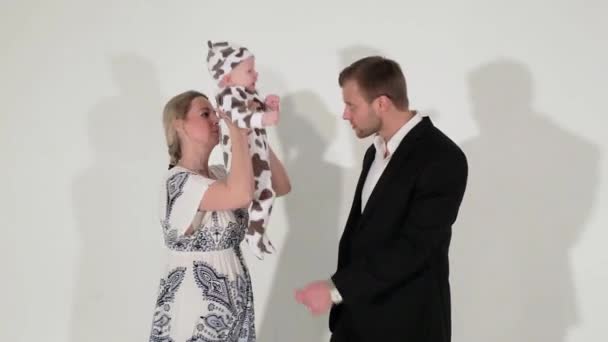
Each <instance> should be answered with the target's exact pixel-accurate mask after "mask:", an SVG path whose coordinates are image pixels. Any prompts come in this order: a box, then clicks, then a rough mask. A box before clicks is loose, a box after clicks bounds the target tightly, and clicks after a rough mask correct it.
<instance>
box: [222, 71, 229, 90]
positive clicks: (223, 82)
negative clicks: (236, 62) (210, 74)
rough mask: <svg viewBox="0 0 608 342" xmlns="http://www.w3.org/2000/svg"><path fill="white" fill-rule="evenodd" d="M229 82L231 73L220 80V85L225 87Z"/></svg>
mask: <svg viewBox="0 0 608 342" xmlns="http://www.w3.org/2000/svg"><path fill="white" fill-rule="evenodd" d="M228 82H230V74H226V75H224V76H222V79H221V80H220V87H225V86H226V84H228Z"/></svg>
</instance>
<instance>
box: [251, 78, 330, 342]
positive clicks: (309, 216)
mask: <svg viewBox="0 0 608 342" xmlns="http://www.w3.org/2000/svg"><path fill="white" fill-rule="evenodd" d="M265 74H266V75H268V73H265ZM332 121H333V120H332V118H331V114H330V113H329V110H328V109H327V107H326V106H325V104H324V103H323V101H322V100H321V98H320V97H319V96H318V95H316V94H315V93H314V92H312V91H307V90H302V91H297V92H293V93H289V94H287V95H283V96H282V97H281V119H280V122H279V125H278V127H277V129H276V130H277V134H278V138H279V140H280V142H281V146H282V148H283V151H284V153H283V155H284V160H283V162H284V165H285V167H286V169H287V172H288V173H289V177H290V179H291V184H292V192H291V193H289V194H288V195H286V196H285V197H284V199H283V200H284V203H285V209H286V215H287V224H288V229H287V231H286V233H285V234H286V235H285V239H284V240H283V243H282V244H281V245H279V246H277V249H278V251H277V253H278V255H277V266H276V271H275V276H274V280H273V281H272V286H271V289H270V290H269V291H268V301H267V305H266V312H264V314H263V320H262V324H261V326H260V328H259V329H258V331H259V336H258V337H259V340H260V341H290V342H298V341H301V342H316V341H321V338H322V337H323V336H324V334H325V333H326V331H327V322H326V320H323V319H317V318H314V317H312V316H311V315H310V313H309V312H308V311H307V310H305V308H304V307H303V306H302V305H300V304H299V303H297V302H296V300H295V297H294V293H295V290H296V289H297V288H300V287H302V286H304V285H305V284H307V283H308V282H310V281H312V280H316V279H326V278H327V277H328V276H329V275H330V274H331V273H332V271H333V269H334V267H335V260H336V253H335V250H336V246H337V244H338V237H337V235H336V227H337V226H338V213H337V212H338V206H339V200H340V194H339V191H340V183H341V171H340V168H339V167H337V166H335V165H333V164H330V163H328V162H327V161H325V160H323V154H324V151H325V149H326V148H327V142H328V141H329V139H330V137H331V135H332V134H333V122H332ZM271 229H272V228H271Z"/></svg>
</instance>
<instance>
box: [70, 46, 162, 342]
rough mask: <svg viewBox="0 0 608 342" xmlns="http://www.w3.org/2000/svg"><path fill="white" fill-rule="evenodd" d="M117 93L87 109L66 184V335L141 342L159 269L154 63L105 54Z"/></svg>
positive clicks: (157, 122) (159, 172)
mask: <svg viewBox="0 0 608 342" xmlns="http://www.w3.org/2000/svg"><path fill="white" fill-rule="evenodd" d="M111 68H112V72H113V77H114V81H115V82H116V85H117V86H118V89H117V94H116V95H112V96H109V97H107V98H104V99H101V100H100V101H99V103H98V104H97V105H95V106H94V107H93V109H92V110H91V111H90V112H89V138H90V142H91V147H92V151H93V152H94V154H93V155H92V161H91V165H90V166H89V167H87V168H86V169H84V170H83V171H82V172H81V173H80V174H79V175H78V176H77V178H76V179H75V180H74V183H73V206H74V212H75V213H76V221H77V227H78V231H77V235H78V241H79V250H78V254H77V258H78V269H77V271H76V272H75V274H76V277H75V281H76V283H75V286H74V300H73V308H72V322H71V341H73V342H82V341H87V342H96V341H99V342H101V341H104V342H106V341H116V342H121V341H124V342H127V341H128V342H131V341H142V340H146V339H147V338H148V336H149V335H148V334H149V332H150V328H151V322H152V315H153V309H154V303H155V300H156V297H155V296H156V291H157V289H158V279H159V275H160V273H159V272H160V270H161V266H162V265H161V264H160V263H161V261H162V256H161V251H162V249H161V248H160V247H159V246H160V245H161V241H162V240H161V239H162V233H161V229H160V226H159V223H158V220H157V219H156V216H155V215H156V213H157V199H158V196H159V185H160V177H161V175H162V172H163V171H164V170H166V163H164V162H162V161H158V160H156V159H155V157H154V156H158V155H162V153H163V151H164V150H166V147H165V145H164V138H163V132H162V128H161V127H162V125H161V112H162V106H161V103H160V98H161V96H160V91H159V84H158V80H157V79H156V73H155V70H154V67H153V66H152V65H151V64H150V63H149V62H148V61H146V60H144V59H142V58H140V57H138V56H134V55H129V54H127V55H122V56H118V57H115V58H113V59H112V60H111Z"/></svg>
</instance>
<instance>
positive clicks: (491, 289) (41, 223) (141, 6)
mask: <svg viewBox="0 0 608 342" xmlns="http://www.w3.org/2000/svg"><path fill="white" fill-rule="evenodd" d="M231 4H232V2H226V1H223V2H220V1H217V2H210V1H189V2H185V1H182V2H179V1H159V0H153V1H150V0H148V1H143V0H141V1H135V0H131V1H124V0H123V1H116V0H112V1H108V0H105V1H95V2H93V1H61V0H56V1H41V0H39V1H10V0H4V1H3V2H2V4H1V5H0V13H2V14H1V16H2V20H1V21H0V38H1V39H0V43H1V44H2V45H1V46H2V47H1V48H2V53H1V54H0V75H1V77H0V86H1V88H0V108H1V111H0V113H1V121H0V123H1V128H2V130H1V134H2V135H1V137H2V144H1V145H0V146H1V149H2V150H1V152H2V156H3V160H4V162H3V166H4V167H3V168H2V171H0V172H2V179H3V180H4V185H5V190H4V194H5V196H3V198H2V203H1V204H2V205H1V206H0V208H1V209H0V210H1V214H0V215H1V216H0V217H2V220H3V221H4V224H3V225H2V227H3V238H2V239H1V240H0V241H1V244H2V248H1V253H2V254H1V258H0V260H2V261H1V263H2V265H1V266H2V268H1V269H2V273H3V275H2V281H0V291H1V293H2V302H3V307H4V309H3V310H1V313H0V324H1V329H0V340H2V341H15V342H19V341H31V340H39V339H41V338H42V339H44V340H45V341H68V342H76V341H78V342H80V341H87V342H96V341H115V342H121V341H129V342H132V341H143V340H145V339H146V338H147V335H148V333H149V329H150V322H151V319H152V310H153V305H154V300H155V295H156V290H157V287H158V277H159V274H160V273H159V272H160V270H161V268H162V262H163V252H164V251H163V248H162V240H161V232H160V229H159V227H158V224H157V220H156V216H155V215H156V210H155V209H156V200H157V197H156V196H157V189H158V184H159V183H158V182H159V181H160V177H161V175H162V174H163V172H164V171H165V168H166V160H167V157H166V155H165V147H164V142H163V136H162V130H161V123H160V112H161V108H162V106H163V105H164V103H165V102H166V101H167V100H168V98H169V97H170V96H172V95H175V94H176V93H178V92H181V91H183V90H186V89H191V88H194V89H199V90H202V91H204V92H207V93H210V92H211V90H212V87H211V83H210V82H209V76H208V75H207V73H206V72H205V65H204V56H205V53H206V49H205V47H204V46H205V42H206V40H207V39H214V40H223V39H230V40H234V41H237V42H240V43H242V44H245V45H247V46H248V47H250V48H251V49H252V50H253V51H254V52H255V53H256V54H257V56H258V64H259V66H260V69H261V72H260V77H261V81H260V89H261V90H262V91H264V92H274V93H278V94H279V95H281V96H282V98H283V108H284V112H283V117H282V121H281V123H280V126H279V127H278V128H277V129H273V130H272V132H271V138H272V142H273V144H274V146H275V149H276V150H277V151H278V153H279V154H280V156H282V157H283V158H285V163H286V164H287V167H288V169H289V172H290V173H291V176H292V181H293V185H294V191H293V193H292V194H290V195H289V196H288V197H286V198H283V199H280V200H279V201H278V203H277V207H276V208H275V211H274V213H275V214H274V218H273V224H272V226H271V227H270V229H271V230H272V234H273V236H274V240H275V243H276V244H277V245H278V247H279V249H280V253H281V254H280V255H278V256H276V257H272V258H267V260H266V261H264V262H258V261H256V260H254V259H252V258H251V256H250V255H247V260H248V262H249V265H250V268H251V270H252V273H253V277H254V290H255V296H256V297H255V301H256V310H257V312H256V314H257V317H256V323H257V328H258V333H259V335H260V340H261V341H307V342H310V341H324V340H326V339H327V335H326V326H327V323H326V322H327V317H326V316H323V317H320V318H311V317H309V316H308V315H307V313H306V312H305V311H304V310H303V309H302V308H301V307H299V306H297V305H296V304H295V303H294V302H293V300H292V295H293V290H294V289H295V287H297V286H300V285H303V284H304V283H305V282H307V281H308V280H314V279H320V278H325V277H327V276H328V275H329V274H330V273H331V271H332V270H333V268H334V265H335V259H336V250H337V240H338V238H339V235H340V233H341V231H342V228H343V224H344V219H345V216H346V213H347V211H348V209H349V207H350V203H351V196H352V192H353V190H354V183H355V182H356V179H357V177H358V172H359V165H360V160H361V158H362V152H363V150H364V148H365V146H366V144H367V143H369V141H357V140H356V139H355V138H354V137H353V134H352V133H351V131H350V128H349V126H348V125H347V124H345V123H344V122H343V121H341V120H340V119H339V117H340V113H341V110H342V105H341V97H340V90H339V88H338V86H337V81H336V78H337V74H338V72H339V70H340V69H341V68H342V67H343V66H345V65H346V64H347V63H349V62H351V61H352V60H354V59H355V58H358V57H362V56H364V55H367V54H376V53H380V54H385V55H387V56H389V57H392V58H394V59H396V60H397V61H399V62H400V63H401V64H402V66H403V68H404V70H405V72H406V76H407V78H408V82H409V87H410V98H411V100H412V103H413V105H414V106H415V107H416V108H417V109H419V110H421V111H425V112H427V113H431V115H432V117H433V120H434V122H435V123H436V125H438V126H439V127H440V128H441V129H442V130H444V131H445V132H446V133H447V134H449V135H450V136H451V137H452V138H453V139H454V140H455V141H456V142H458V143H459V144H460V145H461V146H462V147H463V149H464V150H465V152H466V153H467V155H468V156H469V162H470V170H471V171H470V183H469V188H468V189H469V190H468V192H467V196H466V198H465V202H464V204H463V208H462V211H461V216H460V219H459V221H458V223H457V224H456V226H455V227H454V239H453V245H452V246H453V248H452V253H451V256H452V263H453V267H452V273H451V274H452V284H453V318H454V341H459V342H460V341H462V342H469V341H480V342H481V341H498V342H500V341H551V342H557V341H564V342H566V341H567V342H572V341H605V340H608V329H606V326H605V317H606V311H605V308H606V307H608V295H607V294H606V289H607V288H608V268H607V267H606V264H607V263H608V253H606V252H605V250H606V248H605V244H606V241H607V240H608V231H607V230H606V229H605V227H606V226H607V225H608V216H607V215H606V214H605V211H604V212H602V210H601V208H606V207H607V206H608V183H606V176H607V171H606V167H607V166H608V165H607V162H606V158H605V157H604V155H605V154H606V152H608V138H607V137H606V135H605V130H606V127H607V125H606V123H607V120H606V118H605V103H604V101H605V95H604V94H603V92H605V89H608V87H607V86H606V77H607V76H608V73H607V71H606V70H607V66H608V65H607V63H606V60H608V49H607V48H606V45H605V44H606V42H605V41H606V40H605V32H607V31H608V24H606V23H605V22H602V19H604V18H605V17H606V14H608V5H607V3H606V2H605V1H599V0H596V1H593V0H585V1H549V0H537V1H508V2H506V1H474V0H467V1H453V2H447V1H444V2H440V1H403V0H402V1H395V2H394V3H389V2H387V1H380V0H378V1H373V2H367V3H366V4H365V5H355V4H354V2H353V1H341V2H338V1H305V2H299V3H295V2H291V1H267V2H264V1H257V2H256V1H247V2H242V3H241V2H239V4H238V6H237V5H231ZM272 11H274V13H275V14H272ZM602 32H604V33H603V34H602ZM602 89H604V91H602ZM7 188H8V189H7ZM314 191H318V192H319V193H320V195H313V192H314ZM404 324H407V322H404Z"/></svg>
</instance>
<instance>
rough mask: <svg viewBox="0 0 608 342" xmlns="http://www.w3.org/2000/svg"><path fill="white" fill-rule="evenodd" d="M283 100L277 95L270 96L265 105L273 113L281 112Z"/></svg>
mask: <svg viewBox="0 0 608 342" xmlns="http://www.w3.org/2000/svg"><path fill="white" fill-rule="evenodd" d="M280 102H281V99H280V98H279V97H278V96H277V95H268V96H267V97H266V99H265V100H264V104H265V105H266V107H268V109H269V110H271V111H277V112H278V111H279V110H280V109H279V105H280Z"/></svg>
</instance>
